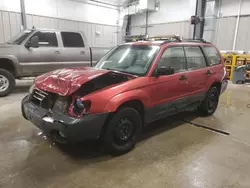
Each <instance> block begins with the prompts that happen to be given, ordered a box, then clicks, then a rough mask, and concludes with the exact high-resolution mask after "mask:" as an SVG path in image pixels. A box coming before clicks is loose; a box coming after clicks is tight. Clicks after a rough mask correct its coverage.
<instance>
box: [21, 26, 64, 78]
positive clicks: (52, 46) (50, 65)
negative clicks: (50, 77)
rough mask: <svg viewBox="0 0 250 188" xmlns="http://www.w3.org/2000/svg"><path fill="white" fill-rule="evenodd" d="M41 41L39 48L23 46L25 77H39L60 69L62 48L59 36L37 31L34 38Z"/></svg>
mask: <svg viewBox="0 0 250 188" xmlns="http://www.w3.org/2000/svg"><path fill="white" fill-rule="evenodd" d="M33 36H37V37H38V39H39V47H38V48H32V47H30V48H27V47H25V45H23V46H22V48H21V51H20V64H21V66H22V68H23V74H24V75H38V74H41V73H44V72H48V71H51V70H54V69H57V68H59V67H60V53H61V48H60V47H59V45H58V36H57V34H56V32H54V31H37V32H35V33H34V34H33V35H31V36H30V38H29V39H28V40H27V42H28V41H29V40H30V39H31V38H32V37H33Z"/></svg>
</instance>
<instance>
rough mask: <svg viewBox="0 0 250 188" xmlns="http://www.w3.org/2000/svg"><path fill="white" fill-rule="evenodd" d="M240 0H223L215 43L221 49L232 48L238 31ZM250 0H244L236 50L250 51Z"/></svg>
mask: <svg viewBox="0 0 250 188" xmlns="http://www.w3.org/2000/svg"><path fill="white" fill-rule="evenodd" d="M239 2H240V0H221V2H220V7H219V13H218V18H217V20H218V23H217V27H216V35H215V39H214V41H215V44H216V45H217V46H218V47H219V48H220V49H221V50H232V49H233V41H234V36H235V31H236V24H237V14H238V7H239ZM249 23H250V1H249V0H242V7H241V10H240V19H239V28H238V34H237V38H236V48H235V49H236V50H243V51H250V42H249V41H250V32H249V31H250V26H249Z"/></svg>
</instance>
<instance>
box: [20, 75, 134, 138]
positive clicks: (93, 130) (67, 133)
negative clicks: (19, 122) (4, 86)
mask: <svg viewBox="0 0 250 188" xmlns="http://www.w3.org/2000/svg"><path fill="white" fill-rule="evenodd" d="M132 78H134V77H132V76H129V75H125V74H121V73H116V72H107V73H105V74H102V75H100V76H98V77H94V78H93V79H91V80H88V81H85V82H84V83H83V84H82V85H81V86H80V87H79V88H78V89H77V90H76V91H74V92H73V93H69V94H68V95H61V93H56V92H51V90H52V89H48V90H45V89H44V88H45V87H42V88H43V89H42V88H39V84H38V85H36V83H35V84H34V86H31V88H30V91H29V95H28V96H27V97H25V98H24V99H23V101H22V114H23V117H24V118H25V119H27V120H29V121H31V122H32V123H33V124H34V125H36V126H37V127H38V128H39V129H41V130H43V131H44V132H45V133H46V134H50V135H57V137H58V138H60V139H61V140H62V141H63V142H65V140H67V141H73V142H79V141H83V140H89V139H90V140H93V139H97V138H98V137H99V135H100V132H101V130H102V127H103V125H104V122H105V121H106V119H107V117H108V115H109V113H108V112H107V113H106V112H104V113H94V114H92V113H91V105H92V103H93V101H90V100H84V97H85V96H87V95H90V94H92V93H95V92H98V91H100V90H103V89H106V88H109V87H113V86H115V85H117V84H120V83H123V82H126V81H128V80H130V79H132ZM54 82H55V81H54ZM60 82H61V81H60ZM40 83H41V82H40ZM43 86H44V84H43ZM57 87H58V86H57ZM62 87H63V85H62ZM49 88H52V86H51V85H49ZM100 100H102V99H100ZM57 142H59V141H58V139H57Z"/></svg>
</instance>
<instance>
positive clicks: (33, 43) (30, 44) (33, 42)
mask: <svg viewBox="0 0 250 188" xmlns="http://www.w3.org/2000/svg"><path fill="white" fill-rule="evenodd" d="M26 47H27V48H30V47H32V48H38V47H39V38H38V36H33V37H31V39H30V40H29V41H28V42H27V44H26Z"/></svg>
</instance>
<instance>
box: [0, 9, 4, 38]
mask: <svg viewBox="0 0 250 188" xmlns="http://www.w3.org/2000/svg"><path fill="white" fill-rule="evenodd" d="M2 15H3V12H2V11H0V42H4V41H5V39H4V29H3V16H2Z"/></svg>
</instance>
